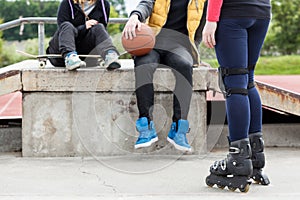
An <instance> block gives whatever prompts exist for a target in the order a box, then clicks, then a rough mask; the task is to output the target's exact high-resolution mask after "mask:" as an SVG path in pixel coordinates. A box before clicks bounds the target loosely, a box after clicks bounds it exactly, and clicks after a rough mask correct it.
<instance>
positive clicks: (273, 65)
mask: <svg viewBox="0 0 300 200" xmlns="http://www.w3.org/2000/svg"><path fill="white" fill-rule="evenodd" d="M255 74H257V75H290V74H300V56H299V55H291V56H272V57H260V59H259V61H258V63H257V67H256V70H255Z"/></svg>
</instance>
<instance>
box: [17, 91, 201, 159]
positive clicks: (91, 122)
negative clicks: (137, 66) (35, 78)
mask: <svg viewBox="0 0 300 200" xmlns="http://www.w3.org/2000/svg"><path fill="white" fill-rule="evenodd" d="M137 117H138V110H137V106H136V99H135V95H134V93H133V92H73V93H70V92H33V93H24V98H23V124H22V126H23V127H22V131H23V132H22V140H23V144H22V148H23V152H22V153H23V156H111V155H126V154H132V153H147V154H180V153H181V152H177V151H176V150H175V149H173V148H172V147H171V146H170V144H169V143H168V142H167V141H166V136H167V133H168V131H169V128H170V124H171V119H172V94H171V93H162V92H157V93H156V94H155V106H154V122H155V125H156V129H157V132H158V136H159V141H158V142H157V143H156V145H153V146H152V147H149V148H147V149H143V150H134V148H133V145H134V142H135V141H136V139H137V136H138V133H137V132H136V130H135V120H136V119H137ZM189 121H190V128H191V131H190V133H189V134H188V140H189V141H190V143H191V144H192V146H193V148H194V154H200V153H204V152H206V133H205V132H206V98H205V92H194V94H193V97H192V102H191V111H190V114H189Z"/></svg>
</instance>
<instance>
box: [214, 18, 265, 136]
mask: <svg viewBox="0 0 300 200" xmlns="http://www.w3.org/2000/svg"><path fill="white" fill-rule="evenodd" d="M268 26H269V20H268V19H248V18H242V19H221V20H220V21H219V23H218V28H217V32H216V43H217V44H216V47H215V50H216V55H217V59H218V62H219V64H220V66H221V67H226V68H248V67H249V66H255V65H256V62H257V60H258V58H259V55H260V50H261V47H262V45H263V42H264V39H265V36H266V33H267V30H268ZM253 81H254V69H253V70H250V71H249V74H243V75H230V76H226V77H225V78H224V84H225V86H226V87H227V88H245V89H247V86H248V83H250V82H253ZM226 110H227V121H228V126H229V137H230V140H231V141H236V140H239V139H243V138H247V137H248V134H249V133H255V132H260V131H261V129H262V107H261V100H260V97H259V94H258V92H257V90H256V88H255V87H253V88H251V89H248V95H242V94H232V95H231V96H229V97H227V98H226Z"/></svg>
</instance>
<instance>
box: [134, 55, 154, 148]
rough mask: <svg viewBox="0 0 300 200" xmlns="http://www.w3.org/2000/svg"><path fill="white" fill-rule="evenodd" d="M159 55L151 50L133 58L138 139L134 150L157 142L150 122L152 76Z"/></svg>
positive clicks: (152, 96) (152, 94)
mask: <svg viewBox="0 0 300 200" xmlns="http://www.w3.org/2000/svg"><path fill="white" fill-rule="evenodd" d="M159 57H160V56H159V54H158V52H156V51H155V50H152V51H151V52H150V53H149V54H147V55H145V56H140V57H135V59H134V64H135V69H134V70H135V85H136V98H137V105H138V110H139V119H138V120H137V121H136V128H137V130H138V132H139V138H138V140H137V141H136V143H135V148H140V147H148V146H150V145H151V144H152V143H154V142H156V141H157V139H158V138H157V134H156V131H155V127H154V123H153V120H152V110H153V105H154V90H153V74H154V72H155V70H156V68H157V66H158V62H159Z"/></svg>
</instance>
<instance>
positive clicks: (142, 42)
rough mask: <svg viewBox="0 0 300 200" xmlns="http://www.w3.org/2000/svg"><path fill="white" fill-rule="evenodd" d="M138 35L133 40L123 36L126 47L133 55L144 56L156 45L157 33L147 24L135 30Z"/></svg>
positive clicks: (123, 43)
mask: <svg viewBox="0 0 300 200" xmlns="http://www.w3.org/2000/svg"><path fill="white" fill-rule="evenodd" d="M135 33H136V37H135V38H133V39H132V40H130V39H128V40H127V39H126V38H125V37H122V45H123V47H124V49H125V50H126V51H127V52H128V53H130V54H131V55H133V56H143V55H146V54H147V53H149V52H150V51H151V50H152V49H153V47H154V45H155V34H154V32H153V31H152V29H151V28H150V27H149V26H148V25H147V24H143V23H142V25H141V30H140V31H138V30H137V29H136V30H135Z"/></svg>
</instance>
